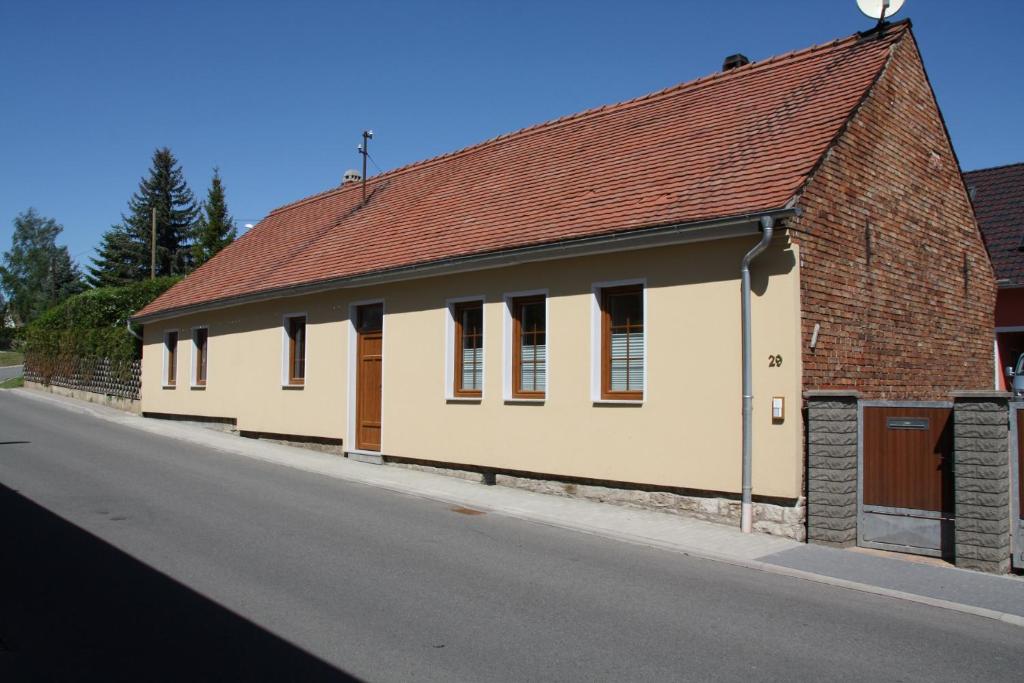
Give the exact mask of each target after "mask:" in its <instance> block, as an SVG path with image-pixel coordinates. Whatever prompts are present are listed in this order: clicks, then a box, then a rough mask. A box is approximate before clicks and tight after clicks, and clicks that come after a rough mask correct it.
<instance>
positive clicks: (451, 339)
mask: <svg viewBox="0 0 1024 683" xmlns="http://www.w3.org/2000/svg"><path fill="white" fill-rule="evenodd" d="M467 301H479V302H480V304H481V306H482V308H483V313H482V315H481V316H480V317H481V319H482V321H483V335H484V358H483V367H482V368H481V372H482V377H483V386H481V387H480V396H479V397H476V396H456V395H455V304H461V303H465V302H467ZM444 304H445V305H444V307H445V316H444V398H445V400H446V401H459V402H465V403H478V402H480V401H482V400H483V399H484V396H486V395H487V345H488V344H489V343H490V342H489V340H488V335H487V297H485V296H484V295H483V294H476V295H473V296H457V297H452V298H450V299H445V300H444Z"/></svg>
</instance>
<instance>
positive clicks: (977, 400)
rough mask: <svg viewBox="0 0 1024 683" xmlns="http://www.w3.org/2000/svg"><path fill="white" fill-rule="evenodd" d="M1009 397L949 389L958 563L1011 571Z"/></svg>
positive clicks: (994, 570)
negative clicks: (951, 415)
mask: <svg viewBox="0 0 1024 683" xmlns="http://www.w3.org/2000/svg"><path fill="white" fill-rule="evenodd" d="M1009 399H1010V395H1009V394H1008V393H1005V392H993V391H959V392H954V393H953V486H954V490H955V502H956V526H955V529H956V532H955V533H956V537H955V544H956V547H955V552H956V565H957V566H958V567H963V568H965V569H975V570H978V571H983V572H991V573H995V574H1005V573H1006V572H1008V571H1010V553H1011V551H1010V450H1009V417H1010V416H1009Z"/></svg>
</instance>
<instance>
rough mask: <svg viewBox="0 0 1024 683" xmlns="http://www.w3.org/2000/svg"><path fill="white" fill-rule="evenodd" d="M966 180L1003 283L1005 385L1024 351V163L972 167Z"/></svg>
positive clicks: (999, 311)
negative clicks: (1008, 371) (981, 167)
mask: <svg viewBox="0 0 1024 683" xmlns="http://www.w3.org/2000/svg"><path fill="white" fill-rule="evenodd" d="M964 181H965V182H966V183H967V187H968V190H969V191H970V193H971V197H972V198H973V200H974V213H975V216H977V219H978V226H979V227H980V228H981V232H982V235H983V236H984V238H985V246H986V247H987V248H988V255H989V258H990V259H991V260H992V268H993V269H994V270H995V274H996V285H997V286H998V287H999V292H998V294H997V296H996V339H997V342H998V343H997V353H998V354H999V356H998V359H997V361H998V363H997V367H998V368H1000V370H997V372H996V375H997V377H996V381H997V383H998V386H999V388H1006V386H1007V384H1006V380H1007V376H1006V368H1007V367H1008V366H1011V365H1014V364H1015V363H1016V362H1017V358H1018V357H1019V356H1020V355H1021V354H1022V353H1024V163H1021V164H1011V165H1009V166H997V167H996V168H983V169H980V170H977V171H970V172H968V173H964Z"/></svg>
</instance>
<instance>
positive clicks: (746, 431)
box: [740, 216, 775, 534]
mask: <svg viewBox="0 0 1024 683" xmlns="http://www.w3.org/2000/svg"><path fill="white" fill-rule="evenodd" d="M774 227H775V219H774V218H773V217H772V216H761V241H760V242H758V243H757V244H756V245H755V246H754V248H753V249H751V250H750V251H748V252H747V255H746V256H744V257H743V263H742V265H741V266H740V279H741V282H742V303H741V315H742V319H743V322H742V327H743V510H742V518H741V519H742V521H741V523H740V529H741V530H742V531H743V533H745V534H749V533H750V532H751V531H753V528H754V507H753V502H752V493H751V491H752V488H751V474H750V472H751V469H752V461H753V457H752V442H753V427H752V424H751V423H752V415H753V412H754V388H753V384H754V381H753V369H752V367H753V361H752V359H751V350H750V263H751V262H752V261H753V260H754V259H755V258H757V257H758V255H759V254H760V253H761V252H762V251H764V250H765V249H766V248H767V247H768V244H769V243H770V242H771V241H772V232H773V229H774Z"/></svg>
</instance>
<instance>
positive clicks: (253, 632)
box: [0, 391, 1024, 682]
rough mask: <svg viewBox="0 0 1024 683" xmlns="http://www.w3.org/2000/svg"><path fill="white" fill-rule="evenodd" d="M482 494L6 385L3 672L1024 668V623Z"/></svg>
mask: <svg viewBox="0 0 1024 683" xmlns="http://www.w3.org/2000/svg"><path fill="white" fill-rule="evenodd" d="M367 467H372V465H367ZM471 512H472V511H467V510H459V509H457V508H453V506H451V505H446V504H442V503H439V502H434V501H427V500H422V499H417V498H413V497H409V496H404V495H401V494H396V493H391V492H386V491H382V490H379V489H374V488H371V487H368V486H365V485H360V484H353V483H349V482H345V481H340V480H335V479H329V478H325V477H321V476H317V475H314V474H311V473H306V472H301V471H298V470H292V469H290V468H285V467H280V466H276V465H272V464H268V463H263V462H258V461H254V460H251V459H248V458H245V457H242V456H238V455H232V454H227V453H224V452H218V451H215V450H211V449H205V448H202V447H197V446H193V445H189V444H185V443H181V442H178V441H174V440H171V439H167V438H164V437H159V436H154V435H150V434H146V433H143V432H141V431H136V430H133V429H131V428H128V427H123V426H120V425H115V424H112V423H110V422H104V421H100V420H98V419H96V418H93V417H90V416H88V415H83V414H78V413H73V412H69V411H66V410H63V409H61V408H59V407H56V406H50V405H47V404H45V403H43V402H39V401H30V400H27V399H25V398H19V397H18V396H16V395H13V393H12V392H10V391H7V392H2V391H0V520H2V523H3V527H4V535H3V540H4V542H3V543H2V545H0V548H2V549H0V679H3V680H20V679H22V678H35V677H42V676H47V677H56V678H61V679H66V678H73V679H76V680H80V679H86V678H95V679H105V680H115V679H125V680H131V679H135V680H139V679H143V678H145V679H147V680H153V679H160V678H167V679H182V678H189V679H191V680H204V679H213V678H218V679H228V678H229V677H230V678H231V679H238V678H240V679H250V680H251V679H264V680H282V679H284V678H289V679H294V680H351V678H355V679H360V680H373V681H407V680H417V681H525V680H529V681H546V680H550V681H595V680H607V681H623V680H631V681H636V680H649V681H654V680H657V681H666V680H673V681H679V680H736V681H739V680H743V681H754V680H756V681H762V680H785V681H788V682H792V681H805V680H806V681H812V680H814V681H820V680H929V681H962V682H966V681H997V680H1019V677H1020V675H1021V668H1022V664H1024V629H1020V628H1018V627H1014V626H1010V625H1007V624H1002V623H999V622H996V621H992V620H987V619H983V618H979V617H974V616H969V615H964V614H959V613H954V612H950V611H945V610H940V609H936V608H932V607H927V606H924V605H918V604H913V603H908V602H903V601H899V600H891V599H885V598H880V597H877V596H873V595H866V594H863V593H857V592H852V591H847V590H843V589H839V588H834V587H829V586H824V585H820V584H815V583H810V582H807V581H802V580H798V579H793V578H789V577H783V576H777V575H773V574H767V573H762V572H758V571H754V570H749V569H743V568H739V567H733V566H729V565H724V564H719V563H715V562H710V561H706V560H698V559H694V558H688V557H686V556H683V555H679V554H675V553H671V552H666V551H661V550H656V549H647V548H643V547H638V546H634V545H628V544H623V543H619V542H616V541H613V540H608V539H603V538H598V537H594V536H588V535H584V534H578V533H574V532H571V531H566V530H561V529H555V528H551V527H546V526H542V525H539V524H533V523H530V522H525V521H521V520H516V519H511V518H506V517H502V516H500V515H496V514H467V513H471Z"/></svg>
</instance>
